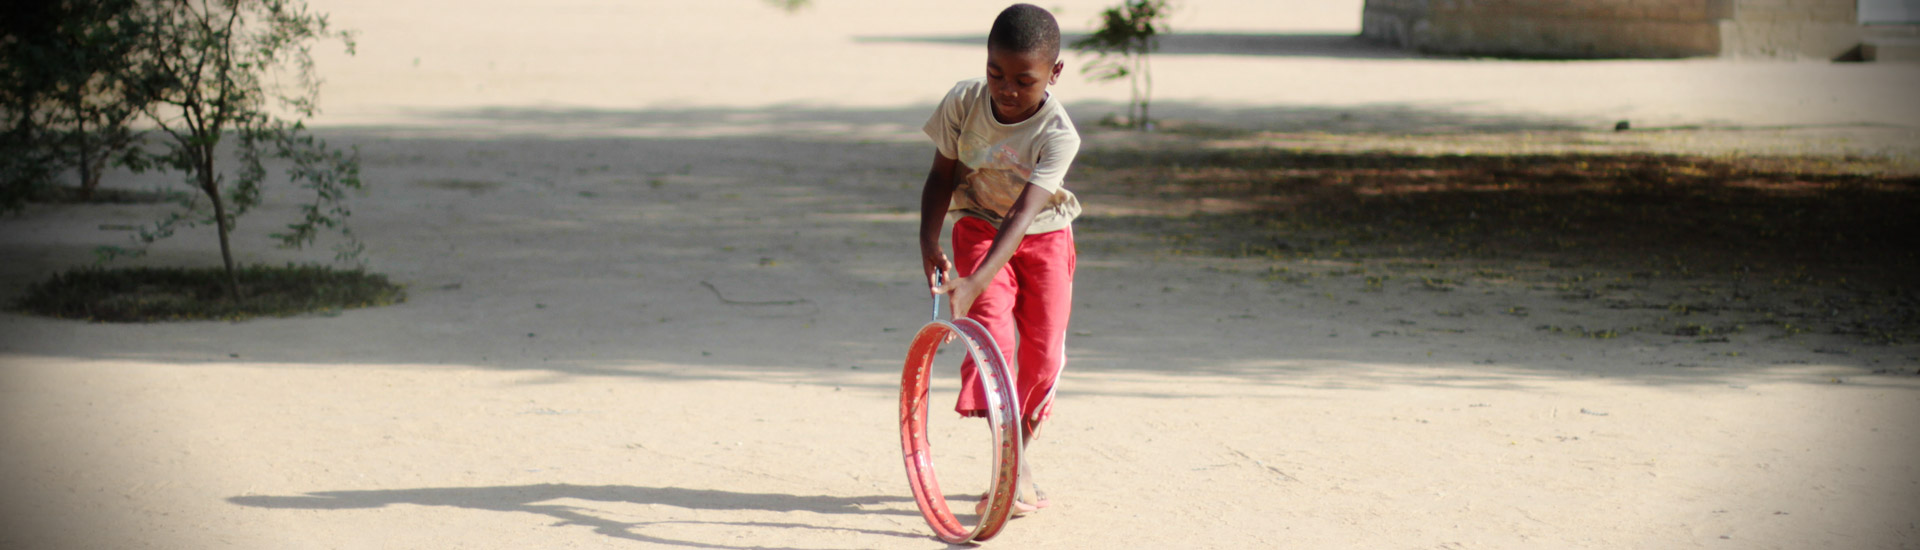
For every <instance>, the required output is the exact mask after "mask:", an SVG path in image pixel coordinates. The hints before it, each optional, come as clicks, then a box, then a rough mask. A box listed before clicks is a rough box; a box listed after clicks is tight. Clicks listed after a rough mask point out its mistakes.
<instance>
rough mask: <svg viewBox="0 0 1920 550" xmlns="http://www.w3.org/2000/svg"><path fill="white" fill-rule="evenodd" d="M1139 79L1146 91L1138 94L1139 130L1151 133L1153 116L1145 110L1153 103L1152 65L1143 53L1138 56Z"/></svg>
mask: <svg viewBox="0 0 1920 550" xmlns="http://www.w3.org/2000/svg"><path fill="white" fill-rule="evenodd" d="M1140 79H1141V80H1143V81H1145V83H1146V86H1145V88H1146V89H1144V90H1141V93H1140V129H1142V130H1148V131H1152V130H1153V126H1152V124H1153V115H1151V114H1149V113H1148V112H1147V108H1148V104H1150V103H1153V65H1152V62H1151V61H1149V60H1148V59H1147V54H1146V53H1145V52H1142V53H1141V54H1140Z"/></svg>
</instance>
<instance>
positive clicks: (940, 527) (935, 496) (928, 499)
mask: <svg viewBox="0 0 1920 550" xmlns="http://www.w3.org/2000/svg"><path fill="white" fill-rule="evenodd" d="M948 334H954V335H957V336H958V339H959V340H960V341H961V342H963V343H965V345H966V348H967V354H968V355H969V356H970V357H972V358H973V364H974V366H975V367H976V368H978V369H980V382H981V384H982V385H983V386H985V387H986V390H987V422H988V424H989V425H990V426H991V427H992V428H993V445H994V447H995V449H996V450H997V452H996V453H994V457H993V472H994V478H993V484H992V487H991V489H990V492H989V493H988V497H987V513H986V515H984V516H982V517H981V518H980V522H979V523H978V524H977V525H974V526H973V528H972V529H968V528H967V527H966V526H965V525H962V524H961V523H960V520H959V519H957V518H955V517H954V516H953V510H951V509H949V508H948V507H947V496H946V493H944V492H941V490H940V479H939V477H938V476H936V475H935V474H934V468H933V454H932V450H931V448H930V447H929V445H928V444H927V400H928V393H929V382H928V381H929V378H930V371H931V370H932V366H933V358H934V355H935V354H936V353H937V352H939V350H940V342H941V340H944V339H945V338H946V336H947V335H948ZM1019 417H1020V403H1019V401H1018V398H1016V397H1015V396H1014V393H1013V373H1012V372H1009V371H1008V370H1007V362H1006V359H1005V358H1004V357H1001V355H1000V347H999V346H998V345H996V344H995V343H994V341H993V335H992V334H989V333H987V330H986V328H985V327H982V326H980V323H977V322H974V320H972V319H967V318H961V319H957V320H955V321H953V322H951V323H949V322H946V321H939V320H936V321H933V322H931V323H927V325H926V326H924V327H921V328H920V332H919V333H918V334H915V335H914V337H913V345H911V346H909V347H908V348H907V362H906V366H905V367H903V368H902V369H901V374H900V451H901V453H902V454H903V456H904V462H906V465H907V484H908V485H909V486H911V487H912V488H913V500H914V503H915V504H918V505H919V506H920V515H921V516H922V517H924V518H926V520H927V526H928V527H932V528H933V533H934V535H935V536H938V537H940V540H943V541H946V542H947V543H949V544H963V543H966V542H968V541H979V540H987V539H990V538H993V536H994V535H997V534H999V533H1000V529H1001V528H1003V527H1005V526H1006V523H1007V518H1008V517H1009V516H1010V515H1012V512H1013V499H1014V496H1015V491H1016V489H1015V485H1016V484H1017V483H1019V481H1020V479H1019V466H1020V451H1021V449H1020V422H1018V421H1017V420H1018V419H1019Z"/></svg>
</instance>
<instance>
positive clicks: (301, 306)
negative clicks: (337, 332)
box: [14, 264, 406, 323]
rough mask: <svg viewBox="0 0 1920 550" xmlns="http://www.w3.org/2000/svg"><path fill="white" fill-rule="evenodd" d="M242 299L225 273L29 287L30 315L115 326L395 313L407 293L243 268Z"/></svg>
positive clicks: (382, 284)
mask: <svg viewBox="0 0 1920 550" xmlns="http://www.w3.org/2000/svg"><path fill="white" fill-rule="evenodd" d="M236 275H237V276H238V278H239V279H240V298H239V299H238V300H235V299H232V298H230V297H228V296H227V288H226V284H225V281H226V272H225V271H224V270H222V269H220V268H217V267H215V268H148V267H135V268H117V269H102V268H97V267H86V268H79V269H75V270H72V271H67V272H65V273H59V274H55V275H54V276H53V277H51V278H48V279H47V280H45V281H41V282H38V283H34V284H32V285H29V286H28V287H27V290H26V294H25V295H24V296H23V297H22V298H21V299H20V300H19V301H18V302H16V303H15V304H14V308H15V309H16V310H18V311H21V312H24V313H31V314H35V315H44V316H48V317H55V318H60V319H86V320H89V321H99V322H112V323H135V322H152V321H203V320H221V321H238V320H242V319H250V318H254V317H291V316H295V315H302V314H309V313H322V314H328V313H338V312H339V311H341V310H345V309H352V308H361V307H374V306H385V305H393V304H397V303H400V302H403V301H406V290H405V289H404V288H402V287H401V286H399V285H395V284H393V283H392V282H389V281H387V277H386V276H385V275H379V274H372V273H366V272H364V271H359V270H351V271H343V270H334V269H333V268H330V267H323V266H301V265H293V264H288V265H287V266H285V267H271V266H263V265H254V266H247V267H243V268H240V269H239V271H238V272H237V273H236Z"/></svg>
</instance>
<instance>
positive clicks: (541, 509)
mask: <svg viewBox="0 0 1920 550" xmlns="http://www.w3.org/2000/svg"><path fill="white" fill-rule="evenodd" d="M565 498H572V499H580V500H592V501H601V502H628V503H634V504H665V505H668V506H678V507H682V508H693V509H705V510H765V511H773V512H798V511H805V512H814V513H818V514H883V515H908V516H914V517H915V518H916V519H917V518H918V516H919V515H920V514H919V513H918V512H916V511H913V510H910V509H909V510H871V509H863V505H864V506H872V505H876V504H883V503H889V502H911V501H912V499H909V498H905V497H892V496H870V497H831V496H799V495H781V494H760V493H734V492H728V491H714V490H706V489H681V488H677V487H633V486H625V485H594V486H589V485H567V484H543V485H515V486H506V487H430V488H422V489H390V490H376V491H322V492H316V493H307V494H305V495H299V496H264V495H255V496H237V497H231V498H228V499H227V502H232V503H234V504H238V505H241V506H252V507H257V508H281V509H304V510H346V509H355V508H381V507H385V506H388V505H393V504H417V505H421V506H453V507H459V508H470V509H475V510H492V511H496V512H525V513H533V514H543V515H547V516H551V517H554V518H556V519H559V520H560V521H559V523H556V524H555V525H581V526H586V527H592V528H593V530H594V532H596V533H599V534H602V535H606V536H609V537H618V538H623V539H629V540H635V541H641V542H649V543H655V544H666V545H674V546H685V547H691V548H724V549H736V548H748V547H740V546H726V545H720V544H710V543H703V542H695V541H684V540H672V539H663V538H659V537H654V536H648V535H646V534H643V533H641V532H640V529H641V528H643V527H646V526H649V525H668V524H682V525H688V524H692V525H738V526H752V527H764V528H780V529H830V530H836V531H838V530H845V531H854V532H858V533H865V534H869V535H879V536H886V537H900V538H909V539H916V540H926V541H928V542H932V543H936V544H937V543H938V542H939V541H938V540H936V539H933V537H932V536H930V534H926V533H916V532H905V531H880V530H872V529H857V528H851V527H841V526H825V525H808V524H804V523H779V522H757V521H738V522H722V521H686V520H680V521H652V522H621V521H613V520H609V519H605V518H600V517H595V516H593V515H590V514H588V513H587V512H589V510H584V509H582V508H579V507H575V506H566V505H562V504H541V502H545V501H549V500H556V499H565ZM751 548H764V547H758V546H755V547H751Z"/></svg>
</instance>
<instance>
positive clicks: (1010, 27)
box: [987, 4, 1060, 59]
mask: <svg viewBox="0 0 1920 550" xmlns="http://www.w3.org/2000/svg"><path fill="white" fill-rule="evenodd" d="M987 47H989V48H994V49H998V50H1002V51H1009V52H1020V53H1040V54H1045V55H1046V56H1047V57H1051V58H1053V59H1059V58H1060V23H1059V22H1057V21H1054V20H1053V14H1052V13H1048V12H1047V10H1045V9H1043V8H1041V7H1040V6H1035V5H1033V4H1014V5H1011V6H1007V9H1005V10H1001V11H1000V16H999V17H995V18H994V19H993V30H991V31H988V32H987Z"/></svg>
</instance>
